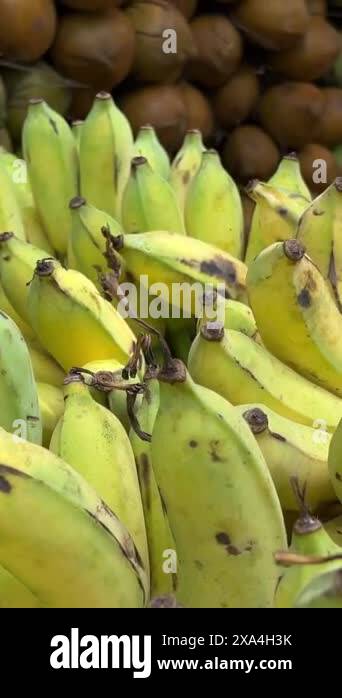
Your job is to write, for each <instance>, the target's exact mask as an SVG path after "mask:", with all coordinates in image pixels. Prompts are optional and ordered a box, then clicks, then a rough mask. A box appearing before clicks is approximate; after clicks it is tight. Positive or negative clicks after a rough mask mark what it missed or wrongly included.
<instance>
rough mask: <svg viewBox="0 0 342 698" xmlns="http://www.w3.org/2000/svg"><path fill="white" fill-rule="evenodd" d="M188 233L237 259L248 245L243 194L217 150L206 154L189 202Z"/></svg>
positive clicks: (186, 216)
mask: <svg viewBox="0 0 342 698" xmlns="http://www.w3.org/2000/svg"><path fill="white" fill-rule="evenodd" d="M184 218H185V227H186V232H187V234H188V235H190V236H191V237H193V238H196V239H197V240H202V241H203V242H208V243H209V244H211V245H215V246H216V247H218V248H219V249H221V250H224V251H225V252H228V253H229V254H231V255H233V256H234V257H236V258H237V259H241V257H242V247H243V241H244V223H243V210H242V202H241V197H240V192H239V190H238V188H237V186H236V184H235V182H234V180H233V179H232V178H231V177H230V175H229V174H228V172H226V170H225V169H224V167H223V166H222V164H221V161H220V156H219V154H218V153H217V152H216V150H206V151H204V153H203V155H202V160H201V164H200V167H199V169H198V170H197V172H196V174H195V176H194V177H193V179H192V182H191V184H190V185H189V189H188V192H187V196H186V201H185V213H184Z"/></svg>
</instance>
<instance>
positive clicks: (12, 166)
mask: <svg viewBox="0 0 342 698" xmlns="http://www.w3.org/2000/svg"><path fill="white" fill-rule="evenodd" d="M0 163H1V164H3V165H4V166H5V168H6V170H7V173H8V174H9V176H10V177H11V180H12V182H13V188H14V191H15V195H16V199H17V202H18V204H19V207H20V212H21V216H22V221H23V226H24V231H25V239H26V240H27V242H29V243H31V245H34V246H35V247H39V248H40V249H42V250H44V251H45V253H47V254H49V255H53V254H54V253H53V249H52V247H51V245H50V243H49V241H48V239H47V237H46V235H45V232H44V229H43V226H42V223H41V220H40V218H39V215H38V211H37V208H36V206H35V203H34V200H33V194H32V190H31V186H30V183H29V181H28V174H27V165H26V162H25V160H21V159H20V158H18V157H17V156H16V155H14V154H13V153H5V152H4V153H2V152H1V153H0ZM8 230H12V228H8ZM17 237H20V236H18V235H17Z"/></svg>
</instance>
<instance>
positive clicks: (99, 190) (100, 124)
mask: <svg viewBox="0 0 342 698" xmlns="http://www.w3.org/2000/svg"><path fill="white" fill-rule="evenodd" d="M99 134H101V137H99ZM132 152H133V135H132V130H131V127H130V124H129V122H128V120H127V118H126V116H125V115H124V113H123V112H121V111H120V109H118V107H117V106H116V104H115V102H114V100H113V98H112V96H111V95H110V94H108V93H107V92H100V93H99V94H97V95H96V98H95V100H94V103H93V106H92V108H91V110H90V112H89V114H88V116H87V118H86V119H85V121H84V122H83V126H82V133H81V140H80V172H81V195H82V196H84V198H85V199H86V200H87V201H88V203H89V204H92V205H93V206H96V208H98V209H100V210H101V211H105V212H106V213H108V214H109V215H110V216H112V217H113V218H115V219H117V220H119V221H120V220H121V199H122V194H123V190H124V188H125V186H126V182H127V180H128V176H129V170H130V162H131V158H132ZM94 172H96V176H95V177H94ZM70 198H71V197H70Z"/></svg>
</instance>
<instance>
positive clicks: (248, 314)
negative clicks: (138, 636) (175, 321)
mask: <svg viewBox="0 0 342 698" xmlns="http://www.w3.org/2000/svg"><path fill="white" fill-rule="evenodd" d="M211 299H212V302H211V305H210V307H209V308H208V305H206V304H205V305H204V312H203V316H202V317H201V318H199V319H198V321H197V332H199V331H200V329H201V327H203V325H205V324H206V323H207V322H212V321H216V320H221V321H222V324H223V326H224V328H225V329H226V330H236V331H237V332H243V333H244V334H246V335H247V337H251V338H252V339H255V340H256V339H257V338H258V328H257V324H256V321H255V317H254V315H253V312H252V310H251V308H250V307H249V306H248V305H246V304H245V303H241V302H240V301H234V300H230V299H226V298H222V297H217V298H216V299H215V298H212V296H211ZM208 301H209V299H208ZM220 304H221V305H220ZM220 313H222V316H221V315H220Z"/></svg>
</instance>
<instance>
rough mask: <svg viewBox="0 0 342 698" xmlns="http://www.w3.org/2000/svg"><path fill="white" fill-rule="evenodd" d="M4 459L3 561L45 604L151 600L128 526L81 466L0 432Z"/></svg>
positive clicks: (115, 604)
mask: <svg viewBox="0 0 342 698" xmlns="http://www.w3.org/2000/svg"><path fill="white" fill-rule="evenodd" d="M0 461H1V466H0V519H1V536H0V564H1V565H3V566H4V567H5V569H6V570H7V571H8V572H10V573H11V574H12V575H14V576H15V577H16V578H17V579H20V581H21V582H22V583H23V584H24V585H25V586H26V587H27V588H28V589H30V590H31V591H32V592H33V593H34V594H35V595H36V597H37V598H38V599H39V601H40V603H41V604H42V605H44V606H53V607H57V608H63V607H69V608H70V607H71V608H79V607H84V608H102V607H104V608H120V607H124V608H127V607H141V606H143V605H145V602H146V600H147V596H146V594H147V589H148V587H147V583H146V573H145V571H144V569H143V568H142V566H141V563H140V561H139V559H138V556H137V553H136V550H135V547H134V543H133V541H132V539H131V538H130V536H129V534H128V531H127V530H126V529H125V528H124V526H123V525H122V524H121V523H120V521H119V520H118V519H117V517H116V516H115V515H114V514H113V512H111V511H110V510H109V509H108V507H105V505H104V504H103V502H101V500H100V499H99V497H98V496H97V494H96V492H95V491H94V490H93V489H92V488H91V487H90V485H88V483H87V482H86V481H85V480H84V479H83V478H82V477H81V476H79V475H78V473H77V472H76V471H74V470H73V469H72V468H70V467H69V466H68V465H67V464H66V463H64V462H63V461H62V460H61V459H59V458H57V457H56V456H55V455H54V454H52V453H51V452H49V451H47V450H46V449H43V448H41V447H39V446H35V445H33V444H28V443H27V442H24V441H21V442H19V443H14V441H13V438H12V436H11V435H9V434H7V433H6V432H5V431H1V430H0ZM3 464H6V465H3Z"/></svg>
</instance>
